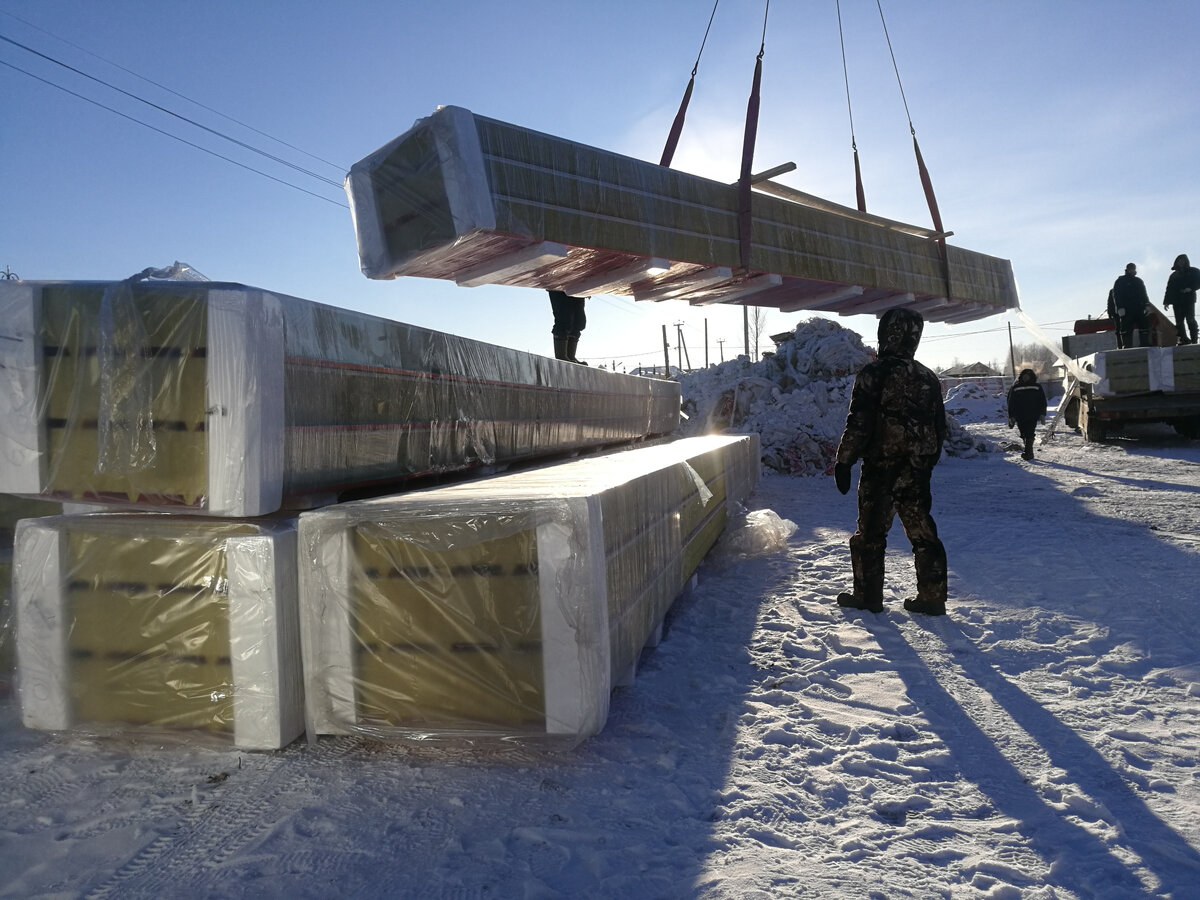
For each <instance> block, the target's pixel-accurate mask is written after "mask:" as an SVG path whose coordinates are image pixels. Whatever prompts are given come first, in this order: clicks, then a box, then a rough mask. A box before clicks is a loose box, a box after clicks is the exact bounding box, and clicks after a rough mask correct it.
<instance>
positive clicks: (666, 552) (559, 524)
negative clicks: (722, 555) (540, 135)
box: [300, 436, 759, 739]
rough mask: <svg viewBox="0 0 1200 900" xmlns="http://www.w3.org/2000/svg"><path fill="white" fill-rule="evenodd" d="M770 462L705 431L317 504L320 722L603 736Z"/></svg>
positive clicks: (312, 541)
mask: <svg viewBox="0 0 1200 900" xmlns="http://www.w3.org/2000/svg"><path fill="white" fill-rule="evenodd" d="M758 468H759V460H758V452H757V442H756V441H755V440H753V439H752V438H750V437H742V436H739V437H708V438H692V439H689V440H686V441H679V442H674V443H671V444H663V445H657V446H653V447H645V448H639V449H636V450H627V451H622V452H620V453H613V454H607V455H604V456H599V457H592V458H589V459H583V460H577V461H574V462H571V463H563V464H560V465H554V466H546V467H543V468H540V469H534V470H530V471H526V472H521V473H516V474H513V475H506V476H503V477H498V478H488V479H483V480H480V481H476V482H470V483H466V484H461V485H454V486H450V487H445V488H438V489H436V490H427V491H419V492H414V493H412V494H404V495H398V496H395V497H389V498H382V499H379V500H372V501H365V502H361V503H351V504H342V505H338V506H332V507H327V508H325V509H322V510H318V511H314V512H308V513H304V514H302V516H301V518H300V536H301V547H302V550H301V619H302V634H303V645H304V655H305V668H306V679H307V687H306V703H307V709H308V717H309V727H310V730H311V731H312V732H313V733H318V734H324V733H341V732H361V733H368V734H374V735H377V736H380V737H401V738H429V737H442V736H449V735H455V736H460V737H480V736H488V737H504V738H509V739H512V738H533V737H534V736H536V735H546V734H550V735H565V736H568V737H571V738H574V739H581V738H583V737H586V736H588V735H590V734H594V733H595V732H596V731H598V730H599V729H600V728H601V727H602V726H603V723H604V721H605V719H606V718H607V710H608V696H609V693H610V691H611V689H612V686H613V685H614V684H616V683H617V682H618V680H619V679H620V677H621V675H622V674H623V673H624V672H627V671H628V670H630V669H631V668H632V666H633V665H634V664H635V663H636V660H637V657H638V654H639V653H640V652H641V650H642V648H643V647H644V646H645V645H646V643H647V641H648V639H649V638H650V636H651V634H652V633H653V632H654V631H655V629H656V628H657V627H658V626H659V624H660V623H661V622H662V619H663V616H664V615H665V613H666V611H667V609H668V607H669V606H670V604H671V602H672V601H673V600H674V598H675V597H676V596H677V595H678V594H679V592H680V590H681V587H682V586H683V584H684V583H685V582H686V580H687V579H688V578H689V577H690V576H691V574H692V572H693V571H694V570H695V567H696V566H697V565H699V562H700V560H701V559H703V556H704V554H705V553H706V552H707V551H708V549H709V548H710V547H711V546H712V544H713V542H715V540H716V538H717V536H718V535H719V534H720V531H721V529H722V528H723V526H724V522H725V519H726V514H727V513H726V510H727V507H728V506H729V505H730V504H732V503H736V502H738V501H740V500H742V499H744V497H745V493H742V494H741V495H740V496H737V497H733V496H730V494H729V492H728V485H729V484H733V485H736V486H737V487H738V489H739V490H742V489H744V490H745V491H747V492H748V490H749V489H750V488H752V486H753V483H754V477H755V476H756V473H757V471H758Z"/></svg>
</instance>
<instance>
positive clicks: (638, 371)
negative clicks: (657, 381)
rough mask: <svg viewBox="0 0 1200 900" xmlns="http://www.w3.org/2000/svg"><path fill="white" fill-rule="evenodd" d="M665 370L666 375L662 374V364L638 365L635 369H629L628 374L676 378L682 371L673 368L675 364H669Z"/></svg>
mask: <svg viewBox="0 0 1200 900" xmlns="http://www.w3.org/2000/svg"><path fill="white" fill-rule="evenodd" d="M665 371H666V373H667V374H666V375H664V374H663V372H664V369H663V367H662V366H638V367H637V368H635V369H630V370H629V374H630V375H641V376H643V377H645V378H678V377H679V376H680V375H682V374H683V372H682V371H680V370H679V369H677V368H675V366H671V367H670V368H669V369H667V370H665Z"/></svg>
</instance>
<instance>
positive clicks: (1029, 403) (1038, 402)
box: [1008, 369, 1046, 459]
mask: <svg viewBox="0 0 1200 900" xmlns="http://www.w3.org/2000/svg"><path fill="white" fill-rule="evenodd" d="M1038 422H1041V423H1043V424H1045V422H1046V389H1045V388H1043V387H1042V386H1041V385H1040V384H1038V380H1037V373H1036V372H1034V371H1033V369H1022V370H1021V374H1020V375H1018V376H1017V380H1016V382H1014V383H1013V386H1012V387H1010V388H1009V389H1008V427H1009V428H1012V427H1013V425H1014V424H1015V425H1016V426H1017V430H1018V431H1020V433H1021V440H1023V441H1024V442H1025V452H1024V453H1022V454H1021V459H1033V436H1034V432H1035V430H1036V428H1037V424H1038Z"/></svg>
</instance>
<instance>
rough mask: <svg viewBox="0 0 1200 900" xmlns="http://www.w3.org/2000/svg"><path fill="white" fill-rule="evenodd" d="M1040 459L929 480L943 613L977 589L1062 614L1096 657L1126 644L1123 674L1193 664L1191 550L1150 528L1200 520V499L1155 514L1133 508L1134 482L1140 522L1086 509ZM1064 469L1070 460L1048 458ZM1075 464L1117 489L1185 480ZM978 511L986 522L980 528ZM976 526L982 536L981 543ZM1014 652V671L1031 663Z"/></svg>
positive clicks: (1194, 558)
mask: <svg viewBox="0 0 1200 900" xmlns="http://www.w3.org/2000/svg"><path fill="white" fill-rule="evenodd" d="M972 462H973V461H967V462H965V463H960V465H971V464H972ZM1043 465H1044V464H1040V463H1039V464H1035V465H1033V466H1028V467H1026V466H1021V465H1014V464H1007V463H1005V462H1003V461H995V462H993V463H990V464H984V465H981V466H980V468H978V469H977V470H976V472H974V473H972V477H970V478H961V477H960V478H957V479H955V480H954V481H953V482H952V483H951V484H949V485H939V484H937V483H936V481H935V485H934V502H935V506H934V515H935V517H936V519H937V522H938V529H939V532H940V534H941V537H942V540H943V542H944V543H945V545H946V552H947V558H948V564H949V568H950V607H951V612H952V613H953V612H954V610H955V607H956V604H957V603H960V602H961V603H962V604H963V605H962V606H959V607H958V608H959V609H960V610H963V611H965V610H969V604H970V603H971V602H972V598H973V597H977V598H979V600H981V601H984V602H987V603H992V604H995V605H997V606H1000V607H1009V608H1018V609H1019V608H1024V609H1030V608H1035V609H1041V610H1045V611H1046V613H1048V614H1052V615H1053V616H1055V617H1059V616H1068V617H1070V619H1071V620H1073V621H1074V623H1075V625H1076V627H1079V626H1085V627H1087V628H1089V629H1090V630H1091V631H1092V632H1093V633H1091V634H1089V635H1088V636H1087V639H1086V641H1082V639H1081V643H1086V645H1087V646H1086V650H1087V652H1088V653H1089V654H1093V655H1094V656H1095V657H1096V659H1097V661H1101V660H1102V658H1103V656H1104V655H1105V652H1106V651H1111V650H1113V649H1114V648H1117V647H1119V646H1121V645H1129V646H1131V647H1135V648H1137V650H1138V653H1139V655H1140V659H1127V660H1125V661H1124V662H1122V664H1121V671H1122V672H1124V673H1125V674H1134V673H1136V674H1144V673H1145V672H1148V671H1150V669H1152V668H1164V669H1165V668H1173V667H1176V666H1186V665H1192V664H1194V663H1195V662H1196V660H1197V650H1196V647H1197V646H1200V628H1198V622H1197V617H1196V615H1195V602H1194V587H1193V586H1194V585H1195V584H1197V583H1200V554H1197V553H1195V552H1189V551H1188V550H1186V549H1183V548H1180V547H1179V546H1176V545H1174V544H1172V543H1170V542H1168V541H1166V540H1164V539H1163V538H1162V537H1160V536H1159V535H1157V534H1156V531H1155V530H1154V529H1156V528H1157V529H1160V530H1162V531H1166V532H1170V531H1172V530H1186V529H1187V528H1188V523H1187V522H1184V521H1180V520H1179V519H1178V518H1177V517H1178V516H1180V515H1186V516H1187V517H1188V518H1189V519H1190V520H1191V521H1192V522H1193V524H1194V523H1196V522H1200V507H1197V506H1192V507H1189V509H1188V510H1186V511H1185V512H1182V513H1181V512H1180V511H1178V510H1175V511H1172V512H1168V513H1166V514H1165V515H1164V517H1163V520H1162V521H1161V522H1158V521H1154V520H1153V514H1154V509H1153V506H1150V507H1148V508H1145V509H1143V508H1139V507H1136V504H1137V502H1138V493H1139V492H1136V491H1131V492H1130V496H1129V500H1128V502H1129V504H1130V507H1131V511H1132V510H1133V509H1135V508H1136V509H1137V512H1138V514H1139V521H1131V520H1127V519H1124V518H1116V517H1110V516H1106V515H1103V514H1101V513H1100V512H1097V511H1095V510H1093V509H1090V508H1089V507H1088V505H1087V503H1086V502H1085V501H1084V498H1083V497H1082V496H1074V495H1072V494H1068V493H1065V492H1064V491H1063V490H1062V488H1061V487H1060V486H1059V485H1058V484H1057V483H1056V482H1055V481H1054V478H1053V475H1052V474H1050V472H1049V471H1048V470H1046V469H1043V468H1042V466H1043ZM1050 465H1054V464H1050ZM1070 470H1074V467H1071V466H1062V465H1057V466H1055V468H1054V471H1056V472H1062V471H1070ZM1083 473H1084V474H1086V475H1087V476H1089V479H1090V478H1098V479H1109V481H1110V484H1111V488H1109V489H1111V490H1116V491H1120V490H1123V489H1124V487H1125V486H1127V485H1128V486H1131V487H1134V488H1138V487H1143V486H1145V487H1149V488H1151V489H1170V490H1172V491H1189V492H1190V491H1194V490H1195V488H1194V487H1191V486H1188V485H1183V486H1176V485H1175V484H1164V483H1162V482H1157V481H1152V482H1147V483H1145V485H1143V484H1140V483H1138V480H1136V479H1125V478H1122V477H1121V476H1113V475H1111V474H1108V473H1105V472H1102V471H1093V470H1083ZM935 479H936V475H935ZM1118 499H1121V498H1118ZM1117 506H1118V508H1119V506H1120V504H1119V503H1118V504H1117ZM989 521H990V522H993V523H995V527H994V528H993V529H992V530H991V531H990V532H989V530H988V528H987V523H988V522H989ZM892 532H893V534H895V533H896V532H899V533H900V535H901V538H900V540H901V541H902V540H903V537H902V536H903V529H901V528H899V527H898V526H894V527H893V529H892ZM981 535H986V540H984V541H980V540H979V538H980V536H981ZM907 564H908V565H909V566H911V561H908V563H907ZM891 565H892V561H891V559H889V567H890V566H891ZM1046 653H1047V655H1048V658H1049V657H1053V656H1055V655H1059V656H1061V654H1062V650H1061V648H1059V647H1056V646H1054V645H1053V644H1051V645H1050V646H1049V647H1047V648H1046ZM1013 657H1014V658H1013V659H1012V660H1010V662H1011V663H1012V665H1013V669H1014V670H1015V671H1022V670H1024V669H1027V668H1029V664H1030V663H1031V662H1032V660H1030V659H1029V658H1028V657H1023V656H1020V655H1019V654H1017V653H1016V652H1015V651H1014V654H1013ZM1139 668H1140V671H1139Z"/></svg>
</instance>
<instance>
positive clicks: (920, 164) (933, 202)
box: [913, 131, 953, 297]
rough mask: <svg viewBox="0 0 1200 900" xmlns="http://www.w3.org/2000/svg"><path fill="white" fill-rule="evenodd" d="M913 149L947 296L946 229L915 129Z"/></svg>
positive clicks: (949, 286)
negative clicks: (939, 256)
mask: <svg viewBox="0 0 1200 900" xmlns="http://www.w3.org/2000/svg"><path fill="white" fill-rule="evenodd" d="M913 151H914V152H915V153H916V154H917V171H918V172H919V173H920V175H921V187H923V188H924V189H925V202H926V203H928V204H929V215H930V216H931V217H932V218H933V229H934V231H936V232H937V233H938V237H937V238H936V240H937V245H938V250H940V251H941V256H942V277H943V278H944V279H945V281H946V296H947V297H949V296H951V294H952V293H953V290H952V284H951V282H950V257H949V255H948V254H947V252H946V236H945V235H946V229H945V228H944V227H942V214H941V213H940V212H938V205H937V197H935V196H934V195H933V182H932V181H931V180H930V178H929V170H928V169H927V168H925V160H924V159H923V158H922V157H921V146H920V144H918V143H917V133H916V131H913Z"/></svg>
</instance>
